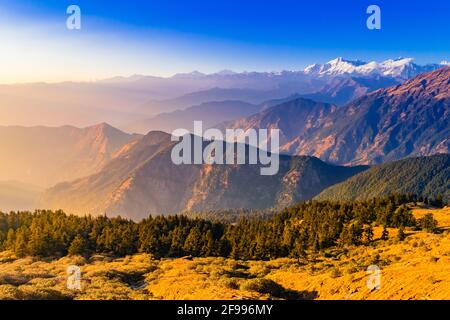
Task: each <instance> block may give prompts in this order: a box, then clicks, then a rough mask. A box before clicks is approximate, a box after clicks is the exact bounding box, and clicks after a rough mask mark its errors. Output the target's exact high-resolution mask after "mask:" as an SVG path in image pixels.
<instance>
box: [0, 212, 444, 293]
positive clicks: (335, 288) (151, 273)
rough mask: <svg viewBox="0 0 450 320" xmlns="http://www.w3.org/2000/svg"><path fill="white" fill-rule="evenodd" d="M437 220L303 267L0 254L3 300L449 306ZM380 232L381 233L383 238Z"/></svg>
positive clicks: (322, 256) (293, 262)
mask: <svg viewBox="0 0 450 320" xmlns="http://www.w3.org/2000/svg"><path fill="white" fill-rule="evenodd" d="M429 212H431V213H433V215H434V217H435V218H436V219H437V220H438V221H439V225H440V226H441V227H442V228H443V230H444V232H443V233H441V234H430V233H425V232H414V231H411V230H408V231H407V235H408V236H407V238H406V239H405V240H404V241H402V242H399V241H398V240H396V237H395V235H396V233H397V230H394V229H390V230H389V233H390V239H389V240H387V241H375V243H374V244H373V245H371V246H359V247H351V248H335V249H332V250H328V251H326V252H323V253H321V254H317V255H316V256H312V257H310V259H309V260H310V261H308V262H307V263H305V264H303V265H299V264H298V262H297V261H296V260H293V259H277V260H272V261H235V260H231V259H224V258H198V259H197V258H194V259H190V258H185V259H183V258H181V259H163V260H154V259H152V257H151V256H149V255H145V254H140V255H135V256H130V257H125V258H121V259H112V258H109V257H106V256H99V255H98V256H93V257H91V258H90V259H89V260H86V259H84V258H82V257H65V258H62V259H59V260H38V259H36V258H24V259H17V258H15V257H14V256H13V255H12V254H11V253H9V252H3V253H1V254H0V299H224V300H225V299H450V208H444V209H441V210H430V209H420V208H418V209H414V214H415V216H416V217H418V218H419V217H421V216H423V215H424V214H426V213H429ZM380 234H381V230H378V229H377V230H375V237H379V235H380ZM70 265H77V266H79V267H80V268H81V272H82V278H81V290H70V289H68V288H67V273H66V270H67V267H68V266H70ZM369 265H377V266H379V268H380V269H381V283H380V284H381V286H380V289H372V290H370V289H369V288H368V286H367V280H368V279H369V276H370V275H369V274H368V273H367V271H366V269H367V267H368V266H369Z"/></svg>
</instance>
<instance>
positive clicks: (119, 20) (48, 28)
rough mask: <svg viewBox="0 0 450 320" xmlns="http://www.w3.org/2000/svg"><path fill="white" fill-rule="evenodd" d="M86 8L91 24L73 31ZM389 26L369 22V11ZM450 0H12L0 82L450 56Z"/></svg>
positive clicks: (3, 26)
mask: <svg viewBox="0 0 450 320" xmlns="http://www.w3.org/2000/svg"><path fill="white" fill-rule="evenodd" d="M70 4H77V5H79V6H80V8H81V11H82V29H81V30H80V31H69V30H67V29H66V28H65V20H66V18H67V15H66V8H67V7H68V6H69V5H70ZM370 4H377V5H379V6H380V7H381V10H382V30H379V31H370V30H368V29H367V28H366V19H367V14H366V8H367V7H368V6H369V5H370ZM449 20H450V1H448V0H426V1H424V0H409V1H406V0H395V1H393V0H370V1H366V0H340V1H332V0H314V1H300V0H277V1H268V0H265V1H253V0H247V1H244V0H240V1H235V0H228V1H223V0H210V1H203V0H189V1H187V0H183V1H179V0H176V1H175V0H141V1H139V0H128V1H94V0H71V1H66V0H40V1H38V0H2V1H1V3H0V39H1V40H2V50H0V59H2V61H3V63H4V65H5V67H4V68H5V70H3V71H4V72H2V75H1V76H0V82H28V81H40V80H41V81H61V80H95V79H99V78H105V77H109V76H115V75H131V74H135V73H139V74H154V75H162V76H169V75H171V74H174V73H177V72H189V71H192V70H200V71H203V72H214V71H218V70H221V69H233V70H236V71H244V70H248V71H253V70H257V71H272V70H283V69H287V70H299V69H302V68H303V67H305V66H306V65H308V64H311V63H315V62H325V61H328V60H330V59H332V58H335V57H337V56H343V57H346V58H349V59H362V60H383V59H387V58H396V57H399V56H404V57H413V58H416V60H417V62H419V63H428V62H439V61H441V60H444V59H450V39H449V37H450V36H449V35H450V23H449Z"/></svg>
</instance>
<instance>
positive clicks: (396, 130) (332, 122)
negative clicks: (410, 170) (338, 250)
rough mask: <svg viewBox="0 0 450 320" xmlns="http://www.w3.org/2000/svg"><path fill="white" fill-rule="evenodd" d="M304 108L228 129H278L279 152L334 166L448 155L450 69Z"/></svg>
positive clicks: (280, 110) (281, 108)
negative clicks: (339, 103)
mask: <svg viewBox="0 0 450 320" xmlns="http://www.w3.org/2000/svg"><path fill="white" fill-rule="evenodd" d="M305 105H308V103H305V101H304V100H297V102H295V103H294V102H288V103H285V104H281V105H278V106H275V107H272V108H270V109H267V110H265V111H263V112H261V113H259V114H257V115H253V116H251V117H248V118H243V119H239V120H237V121H235V122H233V123H231V124H230V123H228V124H227V126H228V127H230V128H243V129H251V128H260V127H265V128H279V129H280V130H281V132H282V137H283V139H282V141H281V142H282V146H281V150H282V151H283V152H287V153H290V154H296V155H311V156H316V157H319V158H320V159H322V160H324V161H327V162H331V163H338V164H374V163H381V162H386V161H392V160H398V159H401V158H404V157H407V156H413V155H417V156H428V155H433V154H436V153H449V152H450V67H444V68H441V69H438V70H436V71H433V72H429V73H424V74H421V75H419V76H417V77H415V78H413V79H411V80H408V81H406V82H404V83H403V84H401V85H397V86H393V87H389V88H387V89H380V90H377V91H375V92H372V93H369V94H366V95H364V96H362V97H361V98H359V99H357V100H354V101H353V102H351V103H349V104H348V105H346V106H345V107H342V108H340V109H337V108H332V107H330V106H328V107H325V108H324V105H323V104H322V105H321V104H318V106H317V105H315V104H314V103H313V102H309V105H311V108H308V107H305ZM305 112H307V115H308V117H305ZM262 119H265V121H262V122H261V120H262ZM291 128H295V129H294V130H293V129H291ZM289 133H292V134H289Z"/></svg>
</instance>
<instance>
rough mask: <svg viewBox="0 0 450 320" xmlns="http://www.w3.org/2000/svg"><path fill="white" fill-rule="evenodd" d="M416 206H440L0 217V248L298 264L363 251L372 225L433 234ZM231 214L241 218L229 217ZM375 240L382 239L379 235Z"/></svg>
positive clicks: (313, 205) (379, 203)
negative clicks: (333, 251)
mask: <svg viewBox="0 0 450 320" xmlns="http://www.w3.org/2000/svg"><path fill="white" fill-rule="evenodd" d="M418 201H419V202H425V203H428V204H431V205H435V206H442V205H443V203H442V200H441V199H440V198H437V199H435V200H429V199H423V198H420V197H417V196H414V195H392V196H389V197H384V198H377V199H372V200H367V201H355V202H329V201H322V202H318V201H308V202H301V203H298V204H297V205H295V206H292V207H290V208H288V209H285V210H282V211H280V212H278V213H276V214H274V215H273V216H270V217H269V216H268V214H267V212H263V213H261V214H259V215H258V214H257V213H255V214H254V218H248V217H246V215H245V214H246V213H247V211H245V210H242V211H235V212H234V216H233V217H234V218H233V220H235V219H236V220H237V222H235V223H230V222H228V221H219V219H216V220H214V221H212V220H206V219H204V218H198V217H197V218H193V217H190V218H189V217H187V216H184V215H179V216H177V215H175V216H156V217H149V218H147V219H144V220H142V221H140V222H133V221H131V220H127V219H123V218H120V217H116V218H108V217H104V216H100V217H91V216H86V217H79V216H73V215H66V214H65V213H64V212H62V211H45V210H37V211H35V212H11V213H8V214H6V213H0V248H1V249H2V250H12V251H13V252H15V254H16V255H18V256H28V255H30V256H41V257H60V256H65V255H67V254H69V255H83V256H89V255H92V254H96V253H105V254H111V255H114V256H125V255H130V254H134V253H138V252H144V253H151V254H152V255H153V256H154V257H156V258H161V257H183V256H194V257H207V256H222V257H231V258H234V259H245V260H247V259H263V260H264V259H272V258H277V257H295V258H298V259H300V258H302V257H304V256H306V255H307V253H308V252H319V251H321V250H323V249H326V248H330V247H333V246H346V245H369V244H370V243H371V242H373V241H374V239H373V227H374V226H383V227H384V228H385V230H386V228H388V227H396V228H400V230H401V232H400V235H403V234H404V228H406V227H410V228H416V229H425V230H427V231H430V232H434V231H436V228H437V227H436V221H435V220H434V219H433V217H432V216H427V217H426V218H423V219H421V220H420V221H416V219H415V218H414V217H413V215H412V213H411V211H410V209H408V207H407V206H406V204H407V203H411V202H418ZM239 212H241V216H240V217H237V216H236V215H237V214H239ZM222 214H223V215H225V213H224V212H222ZM258 217H265V218H264V219H261V218H258ZM383 238H387V233H386V232H383Z"/></svg>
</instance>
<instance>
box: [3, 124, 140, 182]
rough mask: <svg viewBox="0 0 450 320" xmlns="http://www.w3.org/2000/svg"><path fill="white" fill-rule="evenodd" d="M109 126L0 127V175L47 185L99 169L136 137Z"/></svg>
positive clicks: (10, 178) (136, 137)
mask: <svg viewBox="0 0 450 320" xmlns="http://www.w3.org/2000/svg"><path fill="white" fill-rule="evenodd" d="M138 138H139V136H137V135H130V134H127V133H124V132H122V131H120V130H118V129H115V128H113V127H112V126H110V125H108V124H106V123H102V124H99V125H95V126H91V127H87V128H83V129H80V128H76V127H72V126H64V127H17V126H10V127H0V157H1V159H2V160H1V163H2V165H1V166H0V177H1V179H2V180H15V181H21V182H24V183H27V184H34V185H37V186H42V187H48V186H51V185H53V184H55V183H57V182H61V181H66V180H71V179H75V178H79V177H82V176H85V175H89V174H92V173H94V172H96V171H97V170H99V169H101V168H102V166H103V165H104V164H105V163H106V162H108V161H109V160H110V159H111V158H112V157H113V156H114V154H115V153H116V152H118V151H119V150H120V149H121V148H122V147H123V146H124V145H126V144H128V143H130V142H132V141H133V140H136V139H138Z"/></svg>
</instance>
